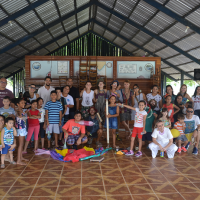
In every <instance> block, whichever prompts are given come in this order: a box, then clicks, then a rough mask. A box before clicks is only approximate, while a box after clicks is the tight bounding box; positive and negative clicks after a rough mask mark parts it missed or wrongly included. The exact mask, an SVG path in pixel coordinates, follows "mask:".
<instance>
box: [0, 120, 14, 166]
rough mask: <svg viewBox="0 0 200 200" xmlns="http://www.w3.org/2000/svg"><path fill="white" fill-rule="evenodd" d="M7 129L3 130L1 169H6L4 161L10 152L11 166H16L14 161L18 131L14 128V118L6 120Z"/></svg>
mask: <svg viewBox="0 0 200 200" xmlns="http://www.w3.org/2000/svg"><path fill="white" fill-rule="evenodd" d="M5 124H6V127H4V128H3V130H2V132H1V143H2V154H1V168H5V164H4V160H5V156H6V154H7V153H8V151H9V154H10V164H14V165H15V164H16V162H15V161H13V151H14V150H15V147H16V139H14V138H15V136H17V132H16V129H15V128H14V119H13V118H12V117H7V118H6V120H5Z"/></svg>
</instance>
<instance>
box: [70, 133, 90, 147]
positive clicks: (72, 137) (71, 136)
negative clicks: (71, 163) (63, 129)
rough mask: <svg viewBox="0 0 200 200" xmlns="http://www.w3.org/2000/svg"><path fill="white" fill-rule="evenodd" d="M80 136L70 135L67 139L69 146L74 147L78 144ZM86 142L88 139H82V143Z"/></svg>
mask: <svg viewBox="0 0 200 200" xmlns="http://www.w3.org/2000/svg"><path fill="white" fill-rule="evenodd" d="M79 137H80V135H79V134H78V135H68V138H67V144H69V145H73V144H75V143H76V142H77V140H78V139H79ZM85 140H87V137H86V136H84V137H83V138H82V139H81V142H84V141H85Z"/></svg>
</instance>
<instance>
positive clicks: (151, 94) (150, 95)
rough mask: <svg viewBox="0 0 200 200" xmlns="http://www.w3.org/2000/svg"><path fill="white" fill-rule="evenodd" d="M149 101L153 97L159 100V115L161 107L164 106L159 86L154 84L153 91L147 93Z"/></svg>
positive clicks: (157, 106) (156, 108)
mask: <svg viewBox="0 0 200 200" xmlns="http://www.w3.org/2000/svg"><path fill="white" fill-rule="evenodd" d="M146 97H147V101H150V100H151V99H155V100H156V102H157V105H156V107H155V109H154V110H155V111H156V113H157V114H158V115H159V113H160V109H161V108H162V97H161V96H160V95H159V94H158V86H157V85H153V87H152V93H149V94H147V96H146Z"/></svg>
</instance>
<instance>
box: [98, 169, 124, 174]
mask: <svg viewBox="0 0 200 200" xmlns="http://www.w3.org/2000/svg"><path fill="white" fill-rule="evenodd" d="M101 172H102V175H103V176H122V174H121V172H120V170H119V168H116V169H112V170H106V169H105V170H101Z"/></svg>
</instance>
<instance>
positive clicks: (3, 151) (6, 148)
mask: <svg viewBox="0 0 200 200" xmlns="http://www.w3.org/2000/svg"><path fill="white" fill-rule="evenodd" d="M9 149H10V146H9V145H7V144H5V148H2V151H1V154H7V153H8V151H9ZM14 150H15V149H13V150H11V151H14Z"/></svg>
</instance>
